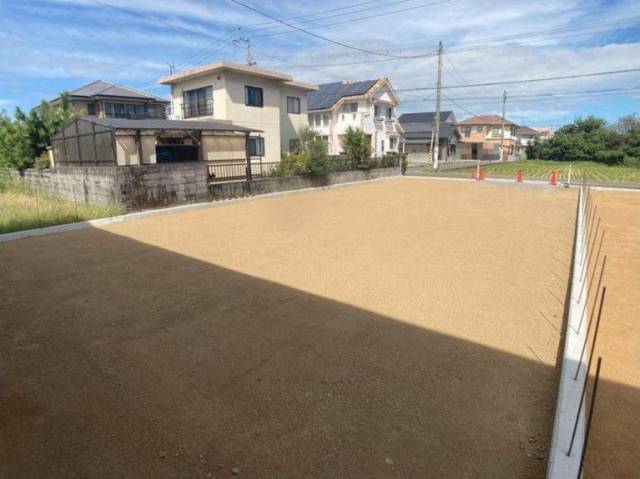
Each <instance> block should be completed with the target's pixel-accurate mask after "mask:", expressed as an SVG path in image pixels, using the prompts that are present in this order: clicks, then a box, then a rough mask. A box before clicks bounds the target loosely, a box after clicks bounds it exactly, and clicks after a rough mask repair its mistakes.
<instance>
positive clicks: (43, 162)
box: [34, 151, 51, 170]
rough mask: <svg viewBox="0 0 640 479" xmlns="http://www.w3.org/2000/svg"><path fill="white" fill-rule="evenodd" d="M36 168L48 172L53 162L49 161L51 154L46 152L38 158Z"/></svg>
mask: <svg viewBox="0 0 640 479" xmlns="http://www.w3.org/2000/svg"><path fill="white" fill-rule="evenodd" d="M34 166H35V167H36V168H37V169H39V170H46V169H47V168H51V160H50V159H49V152H48V151H45V152H44V153H42V154H41V155H40V156H39V157H38V158H36V162H35V164H34Z"/></svg>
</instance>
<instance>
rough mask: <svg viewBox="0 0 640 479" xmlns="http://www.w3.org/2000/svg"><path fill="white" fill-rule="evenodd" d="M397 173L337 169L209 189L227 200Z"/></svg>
mask: <svg viewBox="0 0 640 479" xmlns="http://www.w3.org/2000/svg"><path fill="white" fill-rule="evenodd" d="M397 175H400V168H399V167H391V168H376V169H372V170H356V171H337V172H334V173H327V174H326V175H323V176H288V177H284V178H268V179H264V180H255V181H234V182H227V183H214V184H212V185H209V191H210V194H211V199H213V200H226V199H231V198H239V197H242V196H253V195H264V194H267V193H277V192H279V191H290V190H301V189H303V188H315V187H321V186H329V185H335V184H339V183H351V182H357V181H366V180H373V179H375V178H382V177H385V176H397Z"/></svg>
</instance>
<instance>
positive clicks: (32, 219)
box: [0, 179, 123, 234]
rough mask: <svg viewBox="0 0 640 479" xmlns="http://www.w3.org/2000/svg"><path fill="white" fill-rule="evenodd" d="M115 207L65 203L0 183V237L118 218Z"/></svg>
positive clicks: (25, 189)
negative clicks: (13, 233)
mask: <svg viewBox="0 0 640 479" xmlns="http://www.w3.org/2000/svg"><path fill="white" fill-rule="evenodd" d="M122 211H123V209H122V208H121V207H120V206H118V205H113V206H102V205H92V204H85V203H80V202H78V204H77V205H76V204H75V203H74V202H73V201H66V200H62V199H60V198H56V197H53V196H50V195H45V194H43V193H41V192H40V193H38V194H35V192H32V191H31V190H30V189H29V188H27V187H26V186H24V185H20V184H17V183H15V182H13V181H7V180H6V179H5V180H4V181H2V179H0V234H2V233H11V232H12V231H22V230H28V229H33V228H42V227H45V226H54V225H60V224H65V223H74V222H76V221H85V220H91V219H96V218H105V217H108V216H115V215H118V214H121V213H122Z"/></svg>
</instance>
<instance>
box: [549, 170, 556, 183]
mask: <svg viewBox="0 0 640 479" xmlns="http://www.w3.org/2000/svg"><path fill="white" fill-rule="evenodd" d="M549 183H550V184H552V185H553V186H555V185H557V184H558V175H556V170H553V171H551V180H550V181H549Z"/></svg>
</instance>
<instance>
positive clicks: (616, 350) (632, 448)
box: [585, 191, 640, 478]
mask: <svg viewBox="0 0 640 479" xmlns="http://www.w3.org/2000/svg"><path fill="white" fill-rule="evenodd" d="M593 198H594V199H595V202H596V204H597V205H598V207H597V208H598V209H597V211H598V213H599V216H600V217H601V225H600V227H601V229H604V230H605V240H604V243H603V247H602V250H603V253H606V254H607V266H606V270H605V275H604V278H603V285H604V286H606V287H607V297H606V301H605V307H604V310H603V316H602V318H603V319H602V325H601V326H600V332H599V334H598V340H597V344H596V353H595V354H596V356H595V357H597V356H602V371H601V383H600V386H599V387H598V397H597V399H596V412H595V415H594V419H593V429H592V434H591V440H590V441H589V449H588V451H587V460H586V467H585V477H587V478H599V477H607V478H629V477H638V474H640V473H639V471H640V442H639V441H638V439H639V438H640V214H639V213H640V193H623V192H612V191H607V192H604V191H602V192H596V193H594V195H593ZM598 213H597V214H598ZM593 369H594V371H595V361H594V368H593Z"/></svg>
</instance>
